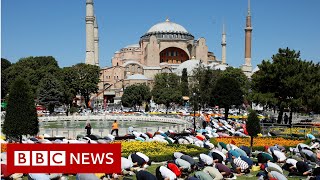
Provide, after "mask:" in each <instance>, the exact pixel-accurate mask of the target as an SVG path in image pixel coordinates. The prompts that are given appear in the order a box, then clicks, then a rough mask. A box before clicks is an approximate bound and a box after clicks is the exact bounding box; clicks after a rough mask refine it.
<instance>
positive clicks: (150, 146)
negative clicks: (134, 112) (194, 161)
mask: <svg viewBox="0 0 320 180" xmlns="http://www.w3.org/2000/svg"><path fill="white" fill-rule="evenodd" d="M117 143H121V149H122V156H124V157H128V155H129V154H131V153H134V152H142V153H144V154H146V155H147V156H148V157H149V158H150V159H151V160H152V161H155V162H161V161H167V160H172V159H173V153H174V152H182V153H185V154H188V155H190V156H198V155H199V154H201V153H208V152H209V150H208V149H205V148H201V147H197V146H195V145H186V144H166V143H161V142H140V141H122V142H117Z"/></svg>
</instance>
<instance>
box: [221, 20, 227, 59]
mask: <svg viewBox="0 0 320 180" xmlns="http://www.w3.org/2000/svg"><path fill="white" fill-rule="evenodd" d="M221 46H222V57H221V60H222V64H227V62H226V56H227V54H226V53H227V52H226V51H227V50H226V46H227V41H226V31H225V27H224V23H223V26H222V40H221Z"/></svg>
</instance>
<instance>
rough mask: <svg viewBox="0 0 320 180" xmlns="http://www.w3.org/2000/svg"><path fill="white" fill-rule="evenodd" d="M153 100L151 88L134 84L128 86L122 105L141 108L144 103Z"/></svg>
mask: <svg viewBox="0 0 320 180" xmlns="http://www.w3.org/2000/svg"><path fill="white" fill-rule="evenodd" d="M150 99H151V93H150V88H149V87H148V86H146V85H145V84H133V85H131V86H128V87H127V88H126V89H125V90H124V92H123V95H122V97H121V102H122V105H123V106H125V107H136V105H138V106H141V105H142V103H143V102H149V101H150Z"/></svg>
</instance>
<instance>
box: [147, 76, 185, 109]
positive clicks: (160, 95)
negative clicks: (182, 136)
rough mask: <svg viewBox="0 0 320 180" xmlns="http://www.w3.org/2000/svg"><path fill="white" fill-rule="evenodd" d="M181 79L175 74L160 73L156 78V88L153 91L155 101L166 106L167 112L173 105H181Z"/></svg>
mask: <svg viewBox="0 0 320 180" xmlns="http://www.w3.org/2000/svg"><path fill="white" fill-rule="evenodd" d="M179 87H180V83H179V77H178V76H177V75H176V74H173V73H160V74H156V75H155V77H154V87H153V89H152V91H151V94H152V96H153V100H154V102H155V103H157V104H164V105H165V106H166V109H167V110H166V112H168V108H169V107H170V104H171V103H181V101H182V95H181V91H180V89H179Z"/></svg>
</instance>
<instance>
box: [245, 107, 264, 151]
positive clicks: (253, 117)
mask: <svg viewBox="0 0 320 180" xmlns="http://www.w3.org/2000/svg"><path fill="white" fill-rule="evenodd" d="M246 129H247V131H248V134H249V136H250V137H251V141H250V147H251V151H252V145H253V138H254V137H256V136H257V135H258V134H259V133H260V132H261V127H260V120H259V118H258V115H257V113H256V111H254V110H250V111H249V115H248V120H247V124H246Z"/></svg>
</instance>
